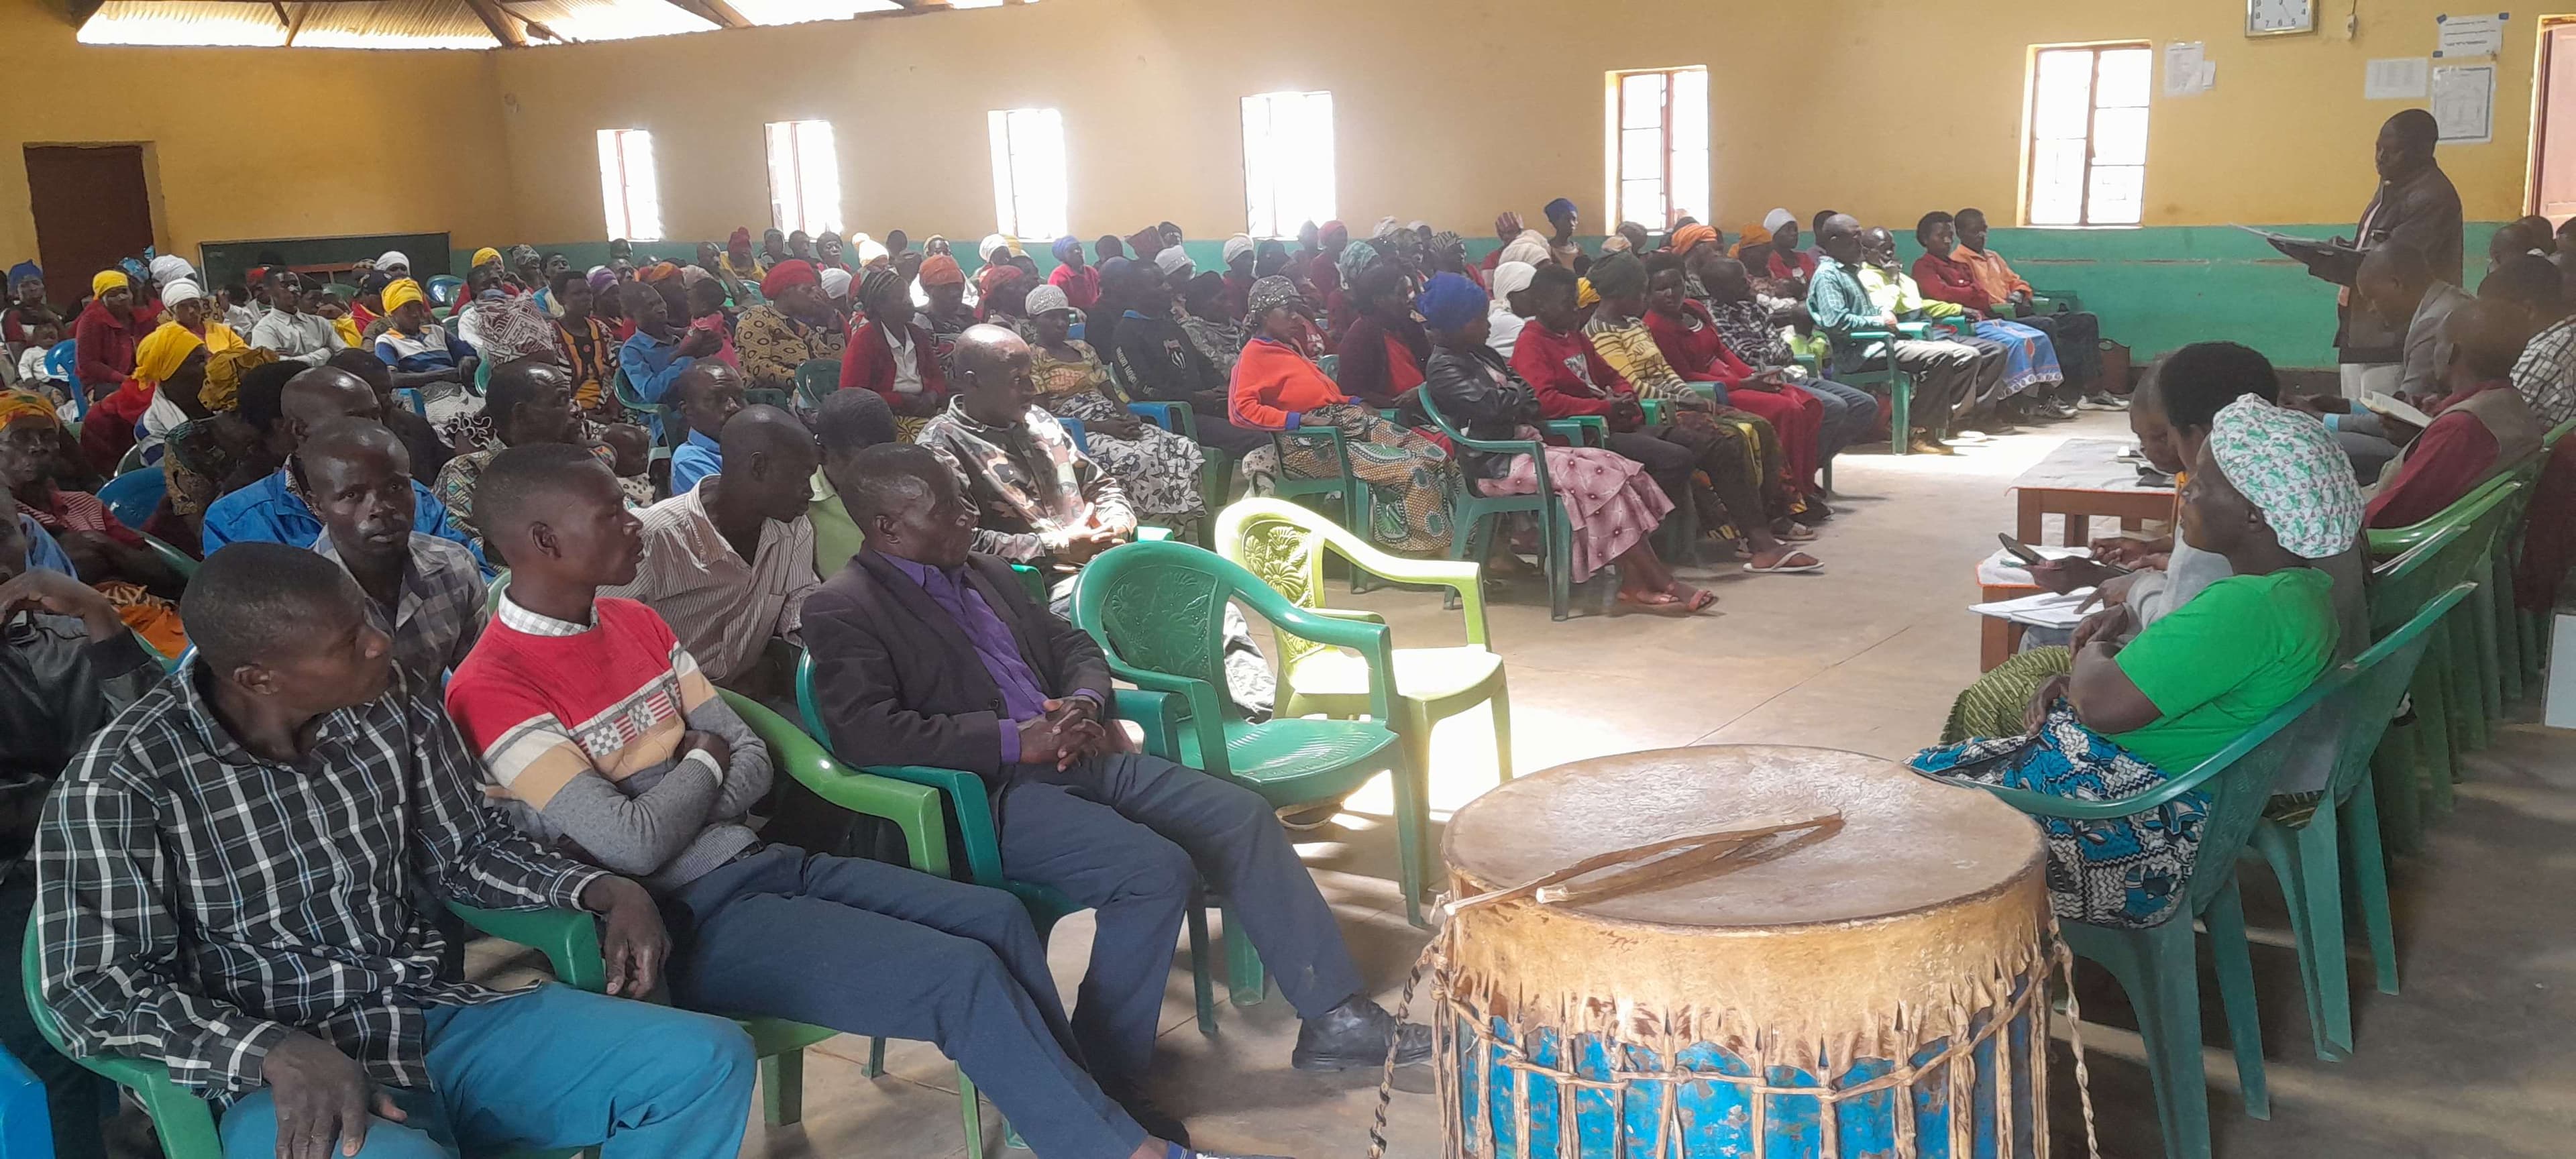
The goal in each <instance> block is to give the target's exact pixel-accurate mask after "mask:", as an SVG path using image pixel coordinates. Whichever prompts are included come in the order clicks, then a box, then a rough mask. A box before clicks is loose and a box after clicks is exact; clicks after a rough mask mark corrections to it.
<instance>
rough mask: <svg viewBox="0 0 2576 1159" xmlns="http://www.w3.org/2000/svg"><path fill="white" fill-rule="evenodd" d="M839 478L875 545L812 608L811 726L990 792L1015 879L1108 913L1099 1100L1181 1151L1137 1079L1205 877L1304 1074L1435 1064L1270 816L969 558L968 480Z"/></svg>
mask: <svg viewBox="0 0 2576 1159" xmlns="http://www.w3.org/2000/svg"><path fill="white" fill-rule="evenodd" d="M834 468H837V471H835V470H834ZM826 470H827V471H832V472H833V474H832V479H831V482H832V486H833V488H834V490H836V491H838V492H839V494H840V496H841V499H842V501H843V502H844V503H845V504H847V505H848V507H849V511H850V517H851V519H852V520H853V521H855V522H856V523H857V524H858V525H859V527H860V529H861V530H863V531H865V532H866V533H867V542H868V546H867V548H866V549H865V550H863V551H861V552H860V553H859V554H858V555H857V556H856V557H855V558H853V559H852V560H851V561H850V566H849V567H847V568H844V569H842V571H841V573H840V574H839V575H836V576H834V577H832V578H831V579H830V580H827V581H825V583H824V584H823V586H822V588H821V589H819V590H817V591H816V592H815V593H814V594H813V595H812V596H811V597H809V598H808V599H807V600H806V602H805V644H806V648H807V650H808V651H809V652H810V653H811V654H812V655H813V657H814V663H815V672H814V699H815V702H816V709H817V715H818V716H819V718H820V719H821V721H822V723H823V725H824V726H825V727H826V728H828V729H830V730H831V742H832V746H833V748H834V749H835V750H836V751H837V752H838V753H839V754H840V755H841V757H842V758H843V759H846V760H850V761H853V762H856V763H862V764H872V765H873V764H897V765H930V766H934V767H938V768H948V769H965V770H968V771H970V772H973V773H975V774H976V775H977V776H979V777H981V778H983V780H984V783H985V785H986V786H987V788H988V790H989V792H990V794H991V798H992V805H993V815H994V822H995V825H996V827H997V828H998V829H999V831H1000V839H1001V853H1002V869H1003V872H1005V873H1006V874H1008V875H1009V876H1010V877H1012V878H1013V879H1015V880H1019V881H1026V882H1031V883H1035V884H1040V885H1046V886H1051V887H1053V888H1055V889H1058V890H1061V891H1063V892H1064V893H1065V894H1066V895H1067V896H1068V897H1070V898H1072V899H1073V901H1074V902H1075V903H1076V904H1078V905H1081V906H1084V907H1088V908H1091V909H1094V910H1096V911H1097V913H1098V932H1097V934H1096V935H1095V936H1094V939H1093V943H1092V953H1091V966H1090V969H1089V970H1088V971H1087V972H1086V973H1085V974H1084V976H1083V981H1082V990H1081V994H1080V997H1079V999H1078V1003H1077V1005H1076V1007H1075V1010H1074V1014H1073V1031H1074V1036H1075V1038H1076V1039H1077V1040H1079V1041H1080V1042H1081V1044H1082V1050H1083V1054H1084V1056H1085V1057H1086V1058H1087V1059H1088V1060H1089V1061H1090V1063H1091V1066H1092V1073H1093V1074H1094V1075H1095V1076H1096V1077H1097V1078H1098V1079H1099V1080H1100V1083H1101V1086H1102V1087H1103V1088H1104V1089H1106V1090H1108V1091H1109V1092H1110V1094H1111V1095H1112V1096H1113V1097H1116V1098H1118V1099H1119V1101H1120V1102H1122V1103H1124V1104H1125V1105H1126V1106H1127V1109H1128V1110H1129V1111H1130V1112H1131V1113H1133V1114H1134V1115H1135V1116H1136V1118H1137V1120H1138V1121H1139V1122H1140V1123H1143V1124H1144V1125H1145V1127H1146V1128H1147V1129H1148V1130H1151V1131H1154V1133H1155V1134H1156V1135H1157V1136H1158V1137H1162V1138H1171V1137H1173V1136H1171V1135H1168V1134H1165V1133H1164V1132H1163V1131H1162V1130H1160V1129H1158V1128H1159V1127H1160V1126H1161V1125H1162V1124H1161V1123H1160V1122H1158V1120H1161V1119H1163V1118H1164V1116H1162V1115H1160V1114H1159V1113H1157V1112H1156V1111H1155V1110H1154V1109H1153V1108H1152V1106H1151V1104H1150V1103H1149V1102H1147V1101H1146V1100H1145V1099H1144V1098H1143V1097H1142V1095H1141V1093H1140V1092H1139V1091H1138V1083H1139V1082H1140V1080H1141V1079H1142V1078H1143V1077H1144V1073H1145V1069H1146V1066H1147V1064H1149V1063H1150V1062H1151V1061H1152V1060H1153V1057H1154V1036H1155V1032H1156V1030H1157V1029H1158V1025H1157V1023H1158V1020H1159V1018H1160V1016H1161V1013H1162V1006H1163V977H1164V975H1165V974H1166V973H1167V972H1169V971H1170V969H1171V965H1172V952H1173V946H1174V942H1175V939H1176V938H1177V937H1178V935H1179V933H1180V928H1181V919H1182V918H1183V917H1184V916H1185V915H1186V914H1187V912H1188V908H1189V906H1190V905H1191V904H1192V902H1191V900H1190V895H1191V890H1192V888H1193V886H1194V885H1195V883H1196V881H1197V880H1198V878H1199V876H1200V875H1201V874H1202V873H1204V874H1205V875H1206V877H1207V880H1208V884H1209V886H1210V887H1211V889H1212V890H1213V891H1214V892H1215V893H1216V894H1218V895H1221V896H1223V897H1224V898H1226V900H1227V901H1228V903H1229V904H1230V905H1231V906H1232V907H1233V913H1234V914H1235V915H1236V917H1237V919H1238V920H1240V921H1241V922H1242V932H1243V933H1244V934H1245V935H1246V936H1248V937H1250V938H1251V939H1252V944H1253V946H1254V947H1255V948H1256V949H1258V950H1259V951H1260V953H1261V960H1262V962H1263V963H1264V964H1266V965H1267V966H1268V967H1269V969H1270V972H1271V974H1272V976H1274V977H1276V978H1277V979H1278V980H1279V988H1280V990H1281V991H1282V992H1284V993H1285V994H1286V995H1287V998H1288V1001H1289V1003H1290V1004H1291V1005H1293V1006H1295V1007H1296V1008H1297V1013H1298V1015H1299V1016H1300V1017H1302V1018H1303V1019H1304V1020H1305V1025H1304V1026H1303V1027H1302V1028H1301V1029H1300V1030H1299V1031H1298V1034H1297V1046H1296V1050H1295V1053H1294V1054H1293V1055H1292V1056H1291V1063H1292V1064H1293V1065H1294V1066H1296V1067H1297V1068H1299V1069H1301V1070H1341V1069H1345V1068H1349V1067H1375V1066H1378V1065H1380V1064H1381V1063H1383V1062H1384V1060H1385V1059H1386V1056H1387V1053H1388V1052H1389V1051H1390V1050H1393V1051H1395V1052H1396V1056H1397V1061H1398V1062H1400V1063H1415V1062H1421V1061H1424V1060H1427V1059H1429V1058H1430V1056H1431V1040H1430V1028H1428V1027H1425V1026H1422V1025H1419V1024H1411V1023H1405V1024H1400V1023H1398V1022H1397V1020H1396V1018H1395V1016H1394V1015H1393V1014H1390V1013H1388V1012H1387V1011H1386V1009H1385V1008H1384V1007H1382V1006H1379V1005H1378V1004H1377V1003H1376V1002H1373V1001H1371V1000H1370V999H1369V997H1368V995H1367V993H1366V992H1365V990H1363V988H1362V980H1361V978H1360V974H1359V968H1358V966H1356V965H1355V964H1354V963H1353V962H1352V961H1351V956H1350V950H1349V949H1348V947H1346V946H1345V945H1343V942H1342V932H1341V929H1340V927H1339V926H1338V925H1336V924H1335V921H1334V918H1333V911H1332V907H1330V906H1328V905H1326V904H1325V902H1324V897H1323V894H1322V893H1321V892H1319V891H1318V890H1317V889H1316V888H1315V882H1314V879H1313V878H1312V877H1310V876H1309V875H1308V874H1307V872H1306V867H1305V865H1304V864H1303V863H1302V862H1300V861H1298V860H1297V850H1296V848H1295V846H1293V845H1292V844H1290V842H1289V840H1288V834H1287V832H1286V831H1285V830H1284V829H1282V828H1281V827H1280V825H1279V822H1278V819H1277V818H1276V817H1274V816H1272V814H1271V810H1270V806H1269V805H1268V804H1267V803H1266V802H1264V801H1263V800H1262V799H1261V797H1260V796H1259V795H1258V794H1256V793H1253V792H1252V791H1250V790H1248V789H1244V788H1242V787H1240V786H1237V785H1234V784H1230V783H1228V782H1225V781H1221V780H1218V779H1216V778H1214V777H1210V776H1208V775H1206V774H1205V773H1201V772H1198V771H1197V770H1194V769H1188V768H1183V767H1182V766H1180V765H1176V764H1173V763H1172V762H1170V761H1167V760H1163V759H1161V758H1159V757H1153V756H1145V755H1140V754H1137V753H1132V752H1128V751H1127V744H1126V736H1125V734H1124V733H1123V732H1120V731H1119V729H1118V726H1117V724H1116V722H1114V721H1112V720H1111V719H1110V718H1109V695H1110V689H1111V684H1110V677H1109V665H1108V663H1107V661H1106V660H1105V658H1104V657H1103V656H1102V655H1101V652H1100V646H1099V645H1098V644H1096V643H1094V642H1093V641H1092V639H1091V637H1090V636H1088V635H1086V634H1085V633H1083V632H1082V631H1080V630H1079V629H1076V628H1075V627H1073V625H1071V624H1068V623H1066V622H1065V621H1064V620H1062V619H1060V618H1058V617H1056V616H1054V615H1052V614H1050V613H1049V612H1048V611H1047V610H1046V609H1045V608H1044V607H1041V606H1040V605H1039V604H1037V602H1035V601H1034V600H1032V599H1030V598H1029V596H1028V595H1027V593H1026V592H1025V591H1024V590H1022V588H1021V587H1020V583H1019V581H1018V580H1017V579H1016V578H1014V577H1013V576H1012V574H1011V570H1010V565H1009V564H1007V563H1004V562H1003V561H1001V560H1000V559H997V558H994V557H992V556H986V555H973V554H970V553H969V552H968V550H967V547H968V544H969V543H970V542H971V541H972V537H973V534H974V530H975V509H974V506H973V505H972V504H971V503H969V502H968V501H967V499H966V497H965V494H964V491H963V488H961V487H960V486H959V484H958V479H957V473H956V472H955V471H954V470H952V469H951V468H949V466H948V465H947V464H945V463H943V462H941V461H940V459H939V458H938V456H937V455H935V454H934V453H933V452H932V451H931V450H930V448H928V447H922V446H914V445H903V444H886V445H880V446H874V447H869V448H867V449H866V450H864V451H861V452H859V453H858V454H857V455H855V456H853V457H851V458H850V459H849V460H847V461H842V460H838V459H836V460H834V461H833V464H832V466H831V467H827V468H826Z"/></svg>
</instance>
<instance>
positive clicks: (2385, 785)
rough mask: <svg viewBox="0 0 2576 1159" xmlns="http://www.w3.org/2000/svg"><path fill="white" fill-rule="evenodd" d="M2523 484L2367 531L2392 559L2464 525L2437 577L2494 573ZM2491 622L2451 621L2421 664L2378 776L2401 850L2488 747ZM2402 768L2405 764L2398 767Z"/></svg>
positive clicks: (2493, 488) (2467, 617)
mask: <svg viewBox="0 0 2576 1159" xmlns="http://www.w3.org/2000/svg"><path fill="white" fill-rule="evenodd" d="M2521 488H2522V484H2520V483H2518V482H2516V481H2514V480H2513V479H2511V478H2509V477H2505V476H2499V477H2497V478H2496V479H2495V480H2493V481H2491V482H2490V483H2488V484H2486V485H2484V486H2482V487H2480V488H2479V489H2478V490H2476V491H2473V492H2471V493H2470V494H2469V495H2468V496H2466V497H2464V498H2462V499H2461V500H2460V501H2459V502H2457V503H2454V504H2452V505H2451V506H2450V507H2449V508H2446V509H2445V510H2443V511H2442V512H2441V513H2440V514H2438V515H2435V516H2433V517H2432V518H2430V519H2427V520H2425V521H2423V522H2422V523H2418V524H2416V525H2414V526H2412V527H2405V528H2394V529H2384V530H2374V531H2370V532H2367V533H2366V537H2367V539H2368V542H2369V548H2370V553H2371V556H2372V558H2373V559H2390V558H2393V557H2395V556H2397V555H2401V554H2403V553H2405V552H2406V551H2408V550H2411V549H2413V548H2414V547H2416V546H2417V545H2418V544H2421V543H2423V542H2425V541H2426V540H2428V539H2430V538H2431V537H2432V536H2433V535H2434V533H2435V532H2437V531H2439V530H2440V529H2441V528H2443V527H2445V526H2449V525H2452V524H2459V525H2462V526H2465V527H2466V528H2468V531H2467V533H2466V534H2463V535H2461V536H2459V537H2458V538H2456V539H2453V540H2451V541H2450V542H2449V543H2448V545H2447V546H2445V547H2444V548H2443V553H2444V562H2442V563H2440V564H2439V565H2437V576H2436V582H2438V583H2445V584H2447V583H2449V582H2457V581H2459V580H2463V579H2479V578H2484V577H2486V576H2487V575H2489V574H2490V573H2491V570H2492V567H2493V565H2492V563H2491V562H2490V559H2489V554H2490V552H2492V551H2493V550H2494V546H2495V542H2496V537H2497V535H2498V533H2499V532H2501V531H2502V529H2503V524H2504V516H2505V514H2506V511H2505V505H2506V503H2507V502H2508V501H2509V500H2511V499H2512V498H2513V496H2514V494H2515V493H2517V492H2518V491H2519V490H2520V489H2521ZM2492 627H2493V621H2492V619H2489V620H2485V621H2480V620H2478V619H2477V618H2476V616H2475V613H2474V611H2473V610H2472V609H2462V610H2460V611H2458V612H2455V613H2454V614H2453V615H2452V617H2451V618H2450V619H2449V620H2446V621H2445V622H2444V623H2443V625H2442V627H2441V629H2440V630H2439V631H2438V632H2436V633H2435V634H2434V639H2433V642H2432V644H2431V645H2430V647H2429V648H2428V649H2427V652H2426V655H2425V659H2424V662H2423V663H2422V664H2420V665H2419V666H2418V667H2417V670H2416V678H2415V683H2414V687H2413V689H2412V690H2411V693H2412V704H2413V706H2414V709H2415V713H2416V716H2417V722H2416V726H2415V727H2413V728H2410V729H2406V730H2403V735H2404V737H2405V738H2406V740H2407V742H2408V743H2407V744H2406V745H2405V746H2404V747H2403V748H2402V749H2399V750H2396V751H2392V752H2389V753H2388V754H2387V755H2386V756H2385V757H2384V758H2383V761H2384V764H2383V767H2382V771H2381V773H2380V775H2379V777H2378V779H2377V791H2378V793H2379V796H2380V813H2381V819H2382V822H2383V823H2384V824H2385V825H2386V836H2387V838H2388V843H2389V845H2390V846H2391V847H2392V848H2394V849H2396V850H2397V851H2399V852H2401V853H2412V852H2414V851H2415V850H2416V849H2418V848H2420V844H2421V834H2422V831H2423V826H2424V822H2425V819H2426V818H2428V817H2432V816H2438V815H2441V814H2446V813H2448V812H2449V811H2450V808H2451V799H2452V791H2451V786H2452V784H2453V782H2454V781H2455V780H2457V779H2458V777H2459V775H2460V770H2461V768H2462V767H2463V763H2462V761H2461V760H2460V757H2461V755H2462V754H2465V753H2467V752H2468V751H2469V750H2471V749H2474V748H2478V747H2482V746H2483V745H2484V744H2485V743H2486V738H2487V729H2488V725H2487V713H2486V702H2485V696H2484V693H2483V692H2482V691H2481V688H2482V684H2483V676H2482V675H2481V673H2480V671H2479V657H2480V655H2481V653H2482V651H2483V652H2484V654H2485V655H2488V656H2490V657H2491V656H2492V655H2493V650H2492V648H2491V647H2489V648H2486V649H2481V647H2480V645H2479V639H2480V638H2481V637H2482V636H2484V635H2486V634H2487V633H2488V631H2489V630H2490V629H2492ZM2400 770H2403V771H2400Z"/></svg>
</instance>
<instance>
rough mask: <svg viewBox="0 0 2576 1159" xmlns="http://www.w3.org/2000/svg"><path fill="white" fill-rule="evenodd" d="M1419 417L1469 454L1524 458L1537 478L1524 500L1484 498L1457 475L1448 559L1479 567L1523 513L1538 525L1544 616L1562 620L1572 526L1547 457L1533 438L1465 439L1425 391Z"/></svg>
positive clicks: (1569, 594)
mask: <svg viewBox="0 0 2576 1159" xmlns="http://www.w3.org/2000/svg"><path fill="white" fill-rule="evenodd" d="M1415 397H1416V398H1418V399H1420V400H1421V401H1422V413H1423V414H1424V415H1426V416H1428V417H1429V418H1430V419H1431V424H1432V425H1433V426H1435V427H1437V428H1439V430H1440V433H1441V434H1442V435H1445V436H1447V437H1448V439H1449V441H1450V442H1451V443H1454V444H1456V445H1457V446H1458V447H1459V448H1461V449H1463V450H1469V451H1482V452H1485V453H1488V454H1498V455H1527V456H1529V458H1530V465H1531V468H1532V470H1534V471H1535V472H1536V473H1537V478H1538V487H1537V489H1536V490H1534V491H1532V492H1531V493H1529V494H1527V495H1486V494H1482V493H1479V492H1478V491H1477V490H1476V484H1475V481H1474V480H1471V479H1468V478H1466V476H1465V472H1463V471H1462V472H1459V482H1458V494H1457V496H1456V497H1455V498H1454V499H1453V500H1451V504H1450V506H1451V510H1450V519H1449V526H1450V528H1451V530H1450V532H1449V558H1450V559H1452V560H1470V561H1475V562H1482V561H1483V560H1484V559H1485V557H1486V553H1487V552H1488V551H1489V550H1490V549H1491V547H1492V545H1493V540H1494V537H1495V536H1497V535H1500V534H1502V531H1501V528H1502V523H1503V517H1504V516H1507V515H1510V514H1513V513H1515V512H1528V513H1529V514H1530V515H1531V516H1533V517H1534V518H1536V519H1537V520H1538V546H1539V552H1538V556H1539V568H1540V570H1542V571H1543V572H1545V573H1546V575H1547V612H1548V618H1549V619H1552V620H1563V619H1565V618H1566V616H1567V614H1568V611H1567V606H1568V605H1569V604H1571V603H1573V597H1574V523H1573V521H1572V520H1570V519H1568V518H1567V517H1566V514H1565V500H1564V498H1563V497H1562V496H1559V495H1558V494H1557V493H1556V489H1555V487H1554V485H1553V484H1551V483H1550V482H1549V481H1548V477H1547V454H1546V452H1545V448H1544V447H1543V446H1542V445H1541V444H1540V443H1539V441H1538V440H1536V439H1478V438H1470V437H1468V435H1467V433H1466V432H1465V431H1462V430H1460V429H1458V427H1457V426H1456V425H1455V424H1452V423H1451V422H1450V421H1449V417H1448V416H1447V415H1444V414H1441V413H1440V404H1439V403H1438V402H1437V401H1436V400H1434V399H1433V398H1432V397H1431V392H1430V391H1427V390H1425V391H1417V392H1415Z"/></svg>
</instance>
